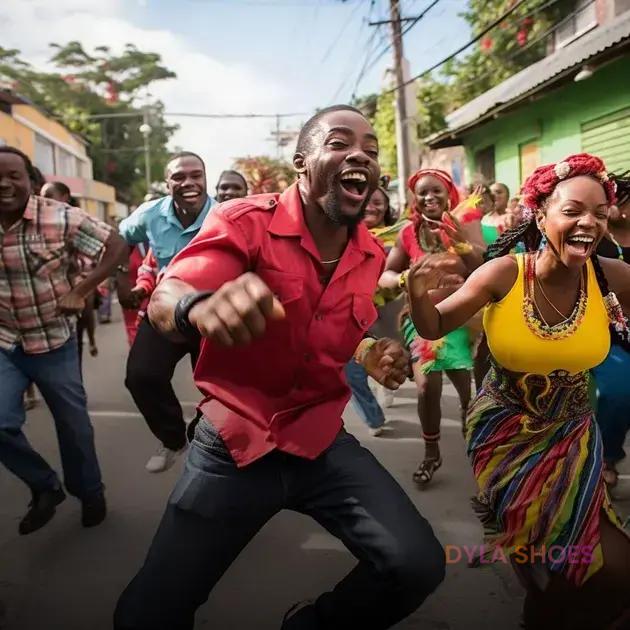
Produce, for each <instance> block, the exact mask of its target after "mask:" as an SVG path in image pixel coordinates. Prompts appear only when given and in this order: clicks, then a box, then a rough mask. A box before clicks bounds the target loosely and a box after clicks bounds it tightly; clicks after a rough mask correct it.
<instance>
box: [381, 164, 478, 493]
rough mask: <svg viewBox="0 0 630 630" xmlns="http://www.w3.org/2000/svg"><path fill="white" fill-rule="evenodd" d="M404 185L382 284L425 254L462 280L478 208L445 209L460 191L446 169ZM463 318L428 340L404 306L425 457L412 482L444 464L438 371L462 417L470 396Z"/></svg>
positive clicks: (473, 262) (472, 254)
mask: <svg viewBox="0 0 630 630" xmlns="http://www.w3.org/2000/svg"><path fill="white" fill-rule="evenodd" d="M408 187H409V189H410V190H411V192H412V193H413V195H414V202H413V204H412V214H411V223H409V224H408V225H406V226H405V227H404V228H403V229H402V230H401V231H400V234H399V236H398V239H397V241H396V244H395V245H394V247H393V248H392V249H391V251H390V253H389V255H388V257H387V264H386V266H385V271H384V273H383V275H382V277H381V280H380V283H379V284H380V286H381V287H382V288H384V289H395V288H396V287H402V288H404V286H405V280H406V277H407V274H408V273H409V271H408V270H409V266H410V265H411V264H413V263H415V262H417V261H419V260H422V259H424V258H427V257H429V256H431V258H432V259H434V260H435V261H436V263H437V262H439V264H440V265H441V268H442V272H443V275H444V265H445V264H447V265H449V266H450V268H449V269H448V271H449V274H448V275H449V276H450V277H451V281H452V280H453V278H452V276H453V275H458V276H459V280H460V282H463V279H464V278H465V277H466V276H468V275H469V274H470V273H471V272H472V271H473V270H474V269H476V268H477V267H478V266H479V265H480V264H481V261H482V258H481V251H480V249H479V248H478V247H476V246H474V245H472V244H471V243H470V241H478V240H479V239H478V235H479V238H480V226H479V219H480V218H481V214H480V213H478V212H465V213H461V214H460V215H459V216H460V222H459V223H458V222H455V221H454V220H453V219H452V217H451V215H450V213H449V211H450V210H453V211H455V210H456V209H459V208H461V206H460V204H459V193H458V192H457V189H456V188H455V185H454V184H453V180H452V179H451V177H450V175H449V174H448V173H446V172H444V171H440V170H436V169H424V170H420V171H418V172H417V173H415V174H414V175H413V176H412V177H411V178H410V179H409V182H408ZM455 232H458V233H459V234H458V236H455ZM432 255H433V256H432ZM464 323H465V322H462V326H460V327H458V328H457V329H454V330H452V331H449V334H447V335H444V336H441V338H440V339H438V340H437V341H429V340H427V339H423V338H422V337H421V336H420V335H418V332H417V331H416V329H415V328H414V325H413V322H412V321H411V318H410V317H409V312H408V309H405V310H404V311H403V314H402V317H401V332H402V335H403V338H404V340H405V345H406V347H407V349H408V350H409V352H410V354H411V359H412V367H413V375H414V380H415V382H416V387H417V390H418V416H419V417H420V424H421V425H422V437H423V439H424V442H425V455H424V459H423V461H422V462H421V463H420V465H419V466H418V469H417V470H416V472H415V473H414V475H413V479H414V481H415V482H416V483H420V484H427V483H428V482H430V481H431V479H432V478H433V475H434V474H435V472H436V471H437V470H438V469H439V468H440V466H441V465H442V456H441V454H440V446H439V441H440V423H441V419H442V409H441V405H440V399H441V396H442V372H446V375H447V376H448V378H449V379H450V381H451V382H452V383H453V385H454V386H455V389H456V390H457V394H458V397H459V401H460V405H461V410H462V412H461V413H462V419H463V417H464V416H465V413H466V409H467V408H468V404H469V402H470V370H471V368H472V366H473V359H472V354H471V340H470V334H469V331H468V330H467V329H466V328H465V327H464V326H463V324H464Z"/></svg>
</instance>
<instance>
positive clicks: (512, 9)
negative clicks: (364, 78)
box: [383, 0, 526, 94]
mask: <svg viewBox="0 0 630 630" xmlns="http://www.w3.org/2000/svg"><path fill="white" fill-rule="evenodd" d="M525 1H526V0H517V2H516V4H514V5H513V6H512V7H510V8H509V9H508V10H507V11H505V13H503V14H502V15H500V16H499V17H498V18H497V19H496V20H493V21H492V22H491V23H490V24H489V25H488V26H487V27H486V28H484V29H483V30H482V31H481V32H480V33H479V34H478V35H476V36H475V37H473V38H472V39H471V40H470V41H469V42H467V43H466V44H464V45H463V46H461V47H460V48H458V49H457V50H456V51H455V52H454V53H451V54H450V55H449V56H448V57H445V58H444V59H442V60H441V61H438V62H437V63H434V64H433V65H432V66H431V67H430V68H427V69H426V70H423V71H422V72H420V74H416V75H415V76H413V77H411V79H407V81H403V82H402V83H401V84H400V85H397V86H395V87H393V88H390V89H389V90H385V92H383V94H391V93H392V92H397V91H398V90H400V89H402V88H404V87H405V86H407V85H409V84H410V83H413V82H414V81H417V80H418V79H421V78H422V77H424V76H426V75H427V74H430V73H431V72H433V71H434V70H437V68H439V67H440V66H443V65H444V64H445V63H447V62H449V61H451V60H452V59H455V57H457V55H459V54H460V53H462V52H464V50H466V49H468V48H470V47H471V46H472V45H474V44H476V43H477V42H478V41H479V40H481V39H482V38H483V37H485V36H486V35H487V34H488V33H489V32H490V31H491V30H493V29H494V28H496V27H497V26H498V25H499V24H500V23H501V22H503V20H505V19H506V18H508V17H509V16H510V15H512V13H514V12H515V11H516V10H517V9H518V8H520V7H521V6H523V4H524V3H525Z"/></svg>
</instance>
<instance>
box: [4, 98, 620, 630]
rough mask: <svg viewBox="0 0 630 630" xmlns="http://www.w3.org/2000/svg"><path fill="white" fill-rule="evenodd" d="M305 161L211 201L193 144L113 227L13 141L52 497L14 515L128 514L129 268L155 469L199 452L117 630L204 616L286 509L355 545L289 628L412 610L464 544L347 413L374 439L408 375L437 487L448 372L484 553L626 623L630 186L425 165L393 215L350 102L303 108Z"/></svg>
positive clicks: (582, 620) (34, 482) (8, 194)
mask: <svg viewBox="0 0 630 630" xmlns="http://www.w3.org/2000/svg"><path fill="white" fill-rule="evenodd" d="M293 166H294V168H295V171H296V174H297V181H296V182H295V183H294V184H293V185H291V186H289V187H288V188H287V189H286V190H285V191H284V192H282V193H281V194H280V193H270V194H264V195H254V196H248V194H247V193H248V190H247V188H248V186H247V182H246V180H245V179H244V178H243V176H242V175H241V174H240V173H238V172H236V171H232V170H227V171H224V172H223V173H221V175H220V177H219V180H218V182H217V184H216V189H215V191H214V196H213V195H211V194H209V192H208V186H207V181H206V171H205V166H204V163H203V160H202V159H201V158H200V157H199V156H198V155H196V154H195V153H192V152H188V151H184V152H180V153H177V154H175V155H173V156H172V157H171V158H170V159H169V161H168V163H167V165H166V168H165V181H166V186H167V190H168V194H167V195H166V196H161V197H158V198H148V199H147V200H146V201H145V203H143V204H142V205H141V206H139V207H138V208H137V209H136V210H135V211H134V212H133V213H132V214H130V215H129V217H127V218H125V219H124V220H123V221H121V222H120V225H119V226H118V227H117V229H114V228H112V227H111V226H109V225H107V224H105V223H103V222H101V221H98V220H96V219H94V218H93V217H91V216H89V215H88V214H86V213H85V212H84V211H82V210H81V209H80V208H78V207H77V202H76V200H74V199H73V198H72V195H71V191H70V190H69V189H68V188H67V187H66V186H64V185H63V184H62V183H61V182H48V183H45V184H43V185H42V182H41V178H38V175H37V172H36V170H35V169H34V168H33V166H32V164H31V161H30V160H29V158H28V157H27V156H26V155H24V154H23V153H22V152H20V151H19V150H17V149H15V148H11V147H0V392H1V393H2V399H3V401H4V405H3V407H2V409H1V410H0V462H2V464H3V465H4V466H5V467H6V468H8V469H9V470H10V471H11V472H13V473H14V474H15V475H16V476H17V477H18V478H19V479H21V480H22V481H23V482H24V483H25V484H26V485H27V486H28V488H29V489H30V491H31V493H32V501H31V503H30V505H29V507H28V511H27V513H26V515H25V516H24V517H23V519H22V520H21V521H20V524H19V531H20V533H21V534H31V533H33V532H35V531H37V530H38V529H40V528H42V527H43V526H44V525H46V523H48V522H49V521H50V520H51V519H52V518H53V516H54V514H55V510H56V507H57V506H58V505H59V504H60V503H61V502H62V501H63V500H64V499H65V498H66V494H65V492H66V491H67V492H68V493H69V494H71V495H73V496H74V497H76V498H77V499H78V500H79V501H80V502H81V505H82V523H83V525H84V526H85V527H93V526H96V525H98V524H100V523H101V522H102V521H103V520H104V519H105V518H106V514H107V507H106V501H105V494H104V486H103V482H102V479H101V474H100V469H99V465H98V461H97V456H96V451H95V447H94V435H93V431H92V427H91V424H90V418H89V414H88V410H87V401H86V394H85V390H84V387H83V381H82V377H81V357H82V352H81V348H82V344H83V336H84V331H85V332H87V334H88V343H89V349H90V354H92V355H93V356H95V355H96V354H97V352H98V350H97V346H96V341H95V337H94V312H95V305H96V301H97V299H98V296H99V286H102V285H103V283H106V282H108V281H109V279H111V278H115V286H116V290H117V293H118V299H119V302H120V305H121V306H122V307H123V317H124V322H125V328H126V332H127V337H128V341H129V345H130V351H129V356H128V360H127V370H126V378H125V385H126V387H127V388H128V390H129V391H130V393H131V395H132V397H133V400H134V402H135V404H136V406H137V407H138V409H139V411H140V412H141V414H142V416H143V417H144V419H145V421H146V424H147V426H148V429H149V430H150V431H151V433H152V434H153V435H154V436H155V438H156V440H157V441H158V448H157V451H156V453H155V455H153V456H152V457H151V458H150V459H149V461H148V462H146V470H147V471H149V472H151V473H160V472H162V471H165V470H167V469H168V468H170V467H171V466H173V464H174V463H175V461H176V460H177V458H178V457H179V456H181V455H183V454H184V453H186V461H185V464H184V470H183V473H182V475H181V477H180V478H179V480H178V482H177V484H176V486H175V488H174V489H173V491H172V494H171V496H170V498H169V501H168V504H167V506H166V509H165V512H164V516H163V518H162V521H161V523H160V526H159V529H158V531H157V533H156V535H155V537H154V539H153V542H152V544H151V547H150V549H149V552H148V555H147V558H146V560H145V562H144V564H143V566H142V567H141V569H140V570H139V572H138V574H137V575H136V576H135V577H134V578H133V580H132V581H131V582H130V584H129V585H128V586H127V588H126V589H125V591H124V592H123V594H122V595H121V597H120V600H119V601H118V605H117V607H116V611H115V614H114V627H115V628H116V630H149V629H151V630H160V629H163V630H173V629H175V628H177V629H182V630H183V629H192V628H193V625H194V616H195V612H196V610H197V608H198V607H199V606H200V605H201V604H203V603H204V602H205V601H206V599H207V597H208V595H209V593H210V591H211V590H212V588H213V587H214V585H215V584H216V582H217V581H218V580H219V579H220V578H221V576H222V575H223V573H224V572H225V571H226V569H227V568H228V567H229V566H230V565H231V564H232V562H233V561H234V559H235V558H236V556H237V555H238V554H239V552H240V551H241V550H242V549H243V547H244V546H245V545H246V544H247V543H248V542H249V540H250V539H251V538H252V537H253V536H255V535H256V533H257V532H258V530H259V529H260V528H261V527H262V526H263V525H264V524H265V523H266V522H267V521H268V520H269V519H270V518H271V517H273V516H274V515H275V514H276V513H278V512H279V511H280V510H282V509H290V510H294V511H297V512H300V513H303V514H306V515H308V516H310V517H312V518H314V519H315V520H316V521H317V522H318V523H320V524H321V525H322V526H323V527H325V528H326V529H327V530H328V531H329V532H330V533H332V534H333V535H334V536H336V537H337V538H339V539H340V540H341V541H342V542H343V543H344V544H345V545H346V546H347V547H348V549H349V550H350V551H351V552H352V553H353V555H354V556H355V557H356V558H357V565H356V566H355V568H354V569H353V570H352V571H351V572H350V573H349V574H348V575H347V576H346V577H345V578H344V579H343V580H341V582H339V584H337V585H336V586H335V588H334V589H333V590H332V591H330V592H327V593H324V594H323V595H321V596H320V597H319V598H317V599H316V600H315V601H313V602H301V603H299V604H297V605H295V606H294V607H292V608H291V609H290V610H289V611H288V612H287V614H286V615H285V618H284V620H283V622H282V628H283V629H286V630H291V629H294V628H295V629H315V628H322V629H323V628H326V629H333V628H354V627H357V628H358V627H363V628H372V629H375V630H376V629H384V628H389V627H391V626H393V625H394V624H395V623H397V622H398V621H400V620H402V619H404V618H405V617H406V616H408V615H409V614H410V613H411V612H413V611H414V610H416V609H417V608H418V607H419V606H420V605H421V604H422V602H423V601H424V600H425V599H426V598H427V597H428V596H429V595H430V594H431V593H432V592H433V591H434V590H435V589H436V588H438V587H439V585H440V583H441V582H442V580H443V579H444V574H445V557H444V551H443V549H442V546H441V544H440V542H439V541H438V539H437V538H436V536H435V534H434V533H433V530H432V527H431V525H430V524H429V523H428V522H427V520H426V519H425V518H424V517H423V516H422V515H421V514H420V513H419V512H418V510H417V509H416V507H415V506H414V504H413V502H412V501H411V500H410V499H409V497H408V496H407V495H406V493H405V492H404V491H403V490H402V488H401V487H400V486H399V484H398V483H397V482H396V481H395V480H394V478H393V477H392V476H391V475H390V474H389V472H388V471H387V470H386V469H385V468H384V467H383V466H382V465H381V464H380V463H379V462H378V461H377V460H376V458H374V456H373V455H372V454H371V453H370V452H369V451H368V450H367V449H365V448H364V447H362V446H361V445H360V444H359V442H358V441H357V439H356V438H355V437H353V436H352V435H351V434H350V433H348V432H346V430H345V429H344V426H343V421H342V414H343V412H344V409H345V407H346V405H347V403H348V402H349V401H351V402H352V404H353V405H354V407H355V408H356V410H357V412H358V414H359V416H360V418H361V419H362V420H363V421H364V422H365V424H366V425H367V426H368V428H369V429H370V431H371V433H372V435H373V436H379V435H381V434H382V432H383V430H384V425H385V424H386V417H385V414H384V412H383V409H382V406H381V403H383V404H384V405H388V404H389V403H390V402H391V397H392V396H393V395H394V392H395V390H396V389H398V387H400V385H401V384H403V383H404V382H405V381H406V380H407V379H411V380H413V381H414V382H415V386H416V391H417V401H418V402H417V410H418V417H419V422H420V426H421V435H422V438H423V443H424V454H423V456H422V457H421V459H420V463H419V465H418V467H417V470H416V471H415V472H414V473H413V480H414V481H415V482H416V483H417V484H418V486H420V487H422V488H427V489H428V488H429V487H430V482H431V481H432V479H433V477H434V475H436V474H439V473H438V471H439V469H440V468H441V466H442V465H443V463H444V462H443V459H442V453H441V450H440V425H441V419H442V411H441V401H442V384H443V377H444V375H446V377H447V378H448V379H449V380H450V381H451V382H452V384H453V386H454V387H455V390H456V392H457V396H458V399H459V404H460V418H461V428H462V433H463V435H464V439H465V442H466V446H467V451H468V455H469V457H470V461H471V464H472V471H473V474H474V477H475V479H476V481H477V485H478V494H477V496H476V497H475V498H474V500H473V509H474V512H475V513H476V514H477V515H478V516H479V518H480V520H481V522H482V524H483V527H484V536H485V542H486V546H485V547H484V553H485V554H486V555H488V556H491V557H493V558H496V557H497V555H496V554H497V553H501V554H504V557H507V558H508V559H509V560H510V561H511V562H512V565H513V567H514V570H515V571H516V573H517V575H518V577H519V579H520V581H521V583H522V584H523V586H524V588H525V589H526V593H527V595H526V599H525V606H524V610H523V619H522V622H523V624H524V627H525V628H549V629H551V628H553V629H554V630H556V629H567V630H568V629H569V628H570V629H583V630H596V629H601V630H604V629H610V630H614V629H617V630H620V629H623V628H628V627H630V612H629V611H630V587H628V584H630V540H629V539H628V536H627V534H626V532H625V531H624V529H623V527H622V525H621V521H620V519H619V517H618V515H617V514H616V513H615V510H614V507H613V505H612V503H611V499H610V495H609V492H608V488H609V487H612V486H614V485H615V484H616V483H617V479H618V472H617V469H616V465H617V463H618V462H619V461H620V460H621V459H622V458H623V457H624V451H623V444H624V440H625V436H626V433H627V430H628V428H629V425H628V408H629V407H628V403H629V402H630V400H628V397H629V394H628V389H627V387H625V378H624V377H625V369H626V368H627V366H628V365H629V364H630V354H629V352H630V333H629V330H628V325H627V321H626V316H625V313H628V312H630V267H629V266H628V264H627V263H628V262H630V219H629V218H628V216H627V213H628V210H629V209H630V180H629V179H628V178H627V176H626V175H624V174H620V173H618V174H613V173H608V172H607V170H606V167H605V164H604V163H603V162H602V161H601V160H600V159H599V158H598V157H596V156H592V155H588V154H578V155H572V156H569V157H567V158H566V159H564V160H562V161H560V162H558V163H556V164H550V165H545V166H541V167H539V168H537V169H536V170H535V171H534V172H533V173H531V174H530V175H529V176H528V178H527V179H526V181H525V182H524V185H523V188H522V190H521V192H520V195H519V196H518V197H517V198H514V197H511V196H510V190H509V189H508V187H507V186H506V185H505V184H503V183H500V182H489V183H482V184H479V185H475V186H473V187H471V188H470V189H469V190H468V191H467V192H466V193H465V194H462V191H460V190H459V189H458V187H457V186H456V185H455V182H454V181H453V179H452V177H451V176H450V174H449V173H447V172H445V171H443V170H439V169H433V168H426V169H420V170H418V171H417V172H415V173H414V174H413V175H412V176H411V177H410V178H409V181H408V182H407V187H408V192H409V199H410V204H409V208H408V209H405V208H403V209H402V212H401V213H400V214H399V215H398V216H397V215H396V213H394V211H393V209H392V207H391V204H390V198H389V194H388V190H387V183H388V182H387V179H386V178H381V176H380V168H379V164H378V138H377V137H376V135H375V133H374V130H373V129H372V127H371V125H370V123H369V122H368V121H367V120H366V118H365V117H364V116H363V114H362V113H361V112H360V111H358V110H356V109H354V108H352V107H350V106H345V105H340V106H334V107H330V108H326V109H323V110H320V111H319V112H318V113H317V114H316V115H314V116H313V117H312V118H311V119H310V120H309V121H308V122H307V123H306V124H305V125H304V127H303V129H302V131H301V133H300V135H299V138H298V142H297V147H296V152H295V155H294V159H293ZM185 357H188V358H189V359H190V362H191V378H193V379H194V382H195V384H196V386H197V388H198V389H199V391H200V392H201V394H202V401H201V402H200V404H199V407H198V409H197V413H196V416H195V418H194V419H192V420H188V421H187V420H186V419H185V418H184V414H183V411H182V408H181V405H180V403H179V401H178V399H177V396H176V394H175V392H174V390H173V387H172V385H171V380H172V378H173V374H174V370H175V367H176V365H177V364H178V363H179V362H180V361H181V360H182V359H184V358H185ZM370 379H372V380H373V381H374V383H376V384H377V387H376V391H377V392H379V393H378V394H377V395H375V393H374V391H375V388H374V387H371V386H370ZM33 385H35V386H36V387H37V389H38V390H39V392H41V395H42V397H43V399H44V400H45V402H46V404H47V405H48V407H49V409H50V412H51V414H52V417H53V420H54V422H55V427H56V430H57V435H58V439H59V449H60V453H61V459H62V464H63V483H62V481H61V479H60V478H59V476H58V475H57V473H56V472H55V471H54V470H53V469H52V468H51V467H50V466H49V465H48V464H47V463H46V462H45V461H44V459H43V458H42V457H41V456H40V455H39V454H38V453H37V452H35V451H34V450H33V448H32V447H31V446H30V444H29V443H28V441H27V439H26V437H25V435H24V432H23V425H24V422H25V418H26V415H25V413H26V409H27V408H28V407H29V406H30V405H31V404H32V400H33V396H34V394H33V391H32V390H31V391H30V393H29V391H28V390H29V388H32V386H33ZM25 396H26V398H25ZM379 398H380V402H379ZM64 487H65V491H64ZM551 549H556V550H557V549H559V550H560V551H561V552H562V553H561V554H558V553H556V554H555V555H554V556H551V553H550V550H551ZM573 552H575V553H573ZM572 553H573V555H572ZM575 558H577V560H575ZM585 558H586V560H585Z"/></svg>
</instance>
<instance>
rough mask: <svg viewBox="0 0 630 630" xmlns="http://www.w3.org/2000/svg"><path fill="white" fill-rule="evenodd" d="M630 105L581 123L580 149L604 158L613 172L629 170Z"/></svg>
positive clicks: (607, 166)
mask: <svg viewBox="0 0 630 630" xmlns="http://www.w3.org/2000/svg"><path fill="white" fill-rule="evenodd" d="M628 137H630V107H626V108H624V109H621V110H618V111H616V112H612V113H611V114H608V115H607V116H602V117H601V118H596V119H595V120H590V121H588V122H585V123H583V124H582V150H583V151H585V152H586V153H592V154H594V155H597V156H599V157H601V158H602V160H604V162H605V163H606V168H607V169H608V170H609V171H612V172H613V173H623V172H625V171H627V170H630V152H628Z"/></svg>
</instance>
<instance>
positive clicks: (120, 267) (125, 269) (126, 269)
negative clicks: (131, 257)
mask: <svg viewBox="0 0 630 630" xmlns="http://www.w3.org/2000/svg"><path fill="white" fill-rule="evenodd" d="M116 271H118V273H129V265H118V267H116Z"/></svg>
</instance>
